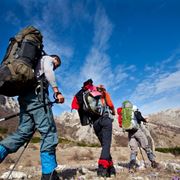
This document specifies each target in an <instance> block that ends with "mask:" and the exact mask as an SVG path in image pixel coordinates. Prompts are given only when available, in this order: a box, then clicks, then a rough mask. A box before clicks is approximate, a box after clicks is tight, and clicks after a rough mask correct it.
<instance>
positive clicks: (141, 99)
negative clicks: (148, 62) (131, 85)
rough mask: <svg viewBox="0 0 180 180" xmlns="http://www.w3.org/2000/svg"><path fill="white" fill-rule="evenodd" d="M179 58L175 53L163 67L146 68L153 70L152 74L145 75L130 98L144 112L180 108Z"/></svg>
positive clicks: (176, 52) (162, 64)
mask: <svg viewBox="0 0 180 180" xmlns="http://www.w3.org/2000/svg"><path fill="white" fill-rule="evenodd" d="M178 56H179V53H178V51H175V53H174V54H172V55H171V56H170V57H169V58H167V59H166V60H165V61H163V62H162V63H161V66H158V65H157V67H153V66H151V68H146V70H147V69H151V71H150V72H152V73H150V74H149V75H147V74H144V78H143V80H142V81H141V82H140V83H139V84H138V85H137V86H136V88H135V90H134V92H133V94H132V95H131V97H130V99H131V100H132V101H133V102H134V103H136V104H138V105H140V106H141V108H142V109H143V111H144V112H146V113H152V112H157V111H160V110H162V109H167V108H173V107H180V101H179V99H180V95H179V91H180V81H179V79H180V69H179V68H178V67H179V66H178V61H177V62H176V60H177V58H178ZM146 67H147V66H146Z"/></svg>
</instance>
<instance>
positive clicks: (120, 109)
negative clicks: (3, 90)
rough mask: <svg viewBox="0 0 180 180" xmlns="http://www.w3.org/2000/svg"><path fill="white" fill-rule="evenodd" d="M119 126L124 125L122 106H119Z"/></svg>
mask: <svg viewBox="0 0 180 180" xmlns="http://www.w3.org/2000/svg"><path fill="white" fill-rule="evenodd" d="M117 114H118V122H119V127H122V107H119V108H117Z"/></svg>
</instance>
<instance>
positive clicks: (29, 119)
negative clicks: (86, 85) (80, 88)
mask: <svg viewBox="0 0 180 180" xmlns="http://www.w3.org/2000/svg"><path fill="white" fill-rule="evenodd" d="M37 31H38V30H37ZM39 33H40V32H39ZM29 36H30V35H29ZM24 49H25V50H24V51H25V52H24V51H23V50H21V51H22V54H23V57H22V56H20V58H19V60H20V61H21V62H22V63H24V64H27V61H28V60H29V63H31V61H30V60H31V59H30V58H27V57H26V53H27V51H31V50H32V49H31V48H29V47H28V45H27V46H26V48H24ZM29 53H30V52H29ZM10 54H11V53H10ZM15 55H16V53H15ZM13 58H14V57H12V59H13ZM16 60H17V59H15V58H14V59H13V61H16ZM26 60H27V61H26ZM32 60H34V61H37V62H36V63H35V64H36V65H35V66H34V67H32V68H33V69H34V70H33V76H34V78H35V81H34V80H33V82H34V84H33V83H30V84H29V86H28V84H26V86H24V89H21V91H17V93H18V96H19V97H18V102H19V105H20V120H19V126H18V129H17V130H16V132H14V133H13V134H12V135H9V136H8V137H6V138H4V139H3V140H2V141H0V162H2V161H3V160H4V159H5V157H6V156H7V155H8V154H10V153H14V152H16V151H17V150H18V149H19V148H20V147H21V146H23V145H24V144H25V143H26V142H28V141H29V140H30V139H31V137H32V136H33V134H34V133H35V131H36V129H37V130H38V131H39V132H40V134H41V147H40V158H41V165H42V178H41V179H42V180H49V179H50V178H51V179H52V180H58V179H59V178H58V176H57V173H56V171H55V168H56V167H57V162H56V154H55V151H56V146H57V144H58V135H57V130H56V125H55V122H54V118H53V113H52V109H51V103H50V100H49V97H48V96H49V93H48V85H49V84H50V86H51V87H52V90H53V92H54V98H55V100H56V102H57V103H63V102H64V97H63V96H62V94H61V93H60V91H59V89H58V86H57V83H56V80H55V74H54V70H56V69H57V68H58V67H59V66H60V64H61V60H60V58H59V57H58V56H57V55H50V56H48V55H45V56H42V57H41V58H40V59H39V60H38V59H37V60H35V59H33V58H32ZM13 63H15V62H13ZM13 63H11V62H10V63H9V64H11V65H10V68H11V67H12V69H13V68H14V67H13ZM22 66H23V65H22ZM6 80H7V79H6ZM4 82H7V81H4ZM8 82H10V81H8ZM30 82H32V81H30ZM8 85H9V84H8V83H7V86H8ZM32 109H34V110H33V111H31V110H32Z"/></svg>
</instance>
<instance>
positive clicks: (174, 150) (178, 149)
mask: <svg viewBox="0 0 180 180" xmlns="http://www.w3.org/2000/svg"><path fill="white" fill-rule="evenodd" d="M155 150H156V151H158V152H162V153H171V154H174V155H175V156H178V155H180V147H173V148H156V149H155Z"/></svg>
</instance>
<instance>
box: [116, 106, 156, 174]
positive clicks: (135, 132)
mask: <svg viewBox="0 0 180 180" xmlns="http://www.w3.org/2000/svg"><path fill="white" fill-rule="evenodd" d="M133 112H134V117H133V118H134V120H136V121H137V123H138V125H139V128H138V129H132V130H128V138H129V146H130V148H131V155H130V164H129V169H130V171H133V170H135V168H136V156H137V152H138V147H139V146H141V147H142V148H143V149H144V150H145V152H146V154H147V157H148V159H149V160H150V161H151V166H152V167H153V168H157V167H158V163H157V162H156V161H155V156H154V154H153V152H152V150H151V148H150V147H149V144H148V140H147V137H146V135H145V134H144V132H143V131H142V129H141V122H147V118H144V117H143V116H142V114H141V112H140V111H139V110H138V108H137V106H135V105H133ZM119 116H121V114H120V113H119ZM121 119H122V118H121ZM121 125H122V123H121Z"/></svg>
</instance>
